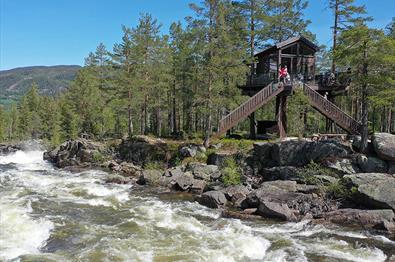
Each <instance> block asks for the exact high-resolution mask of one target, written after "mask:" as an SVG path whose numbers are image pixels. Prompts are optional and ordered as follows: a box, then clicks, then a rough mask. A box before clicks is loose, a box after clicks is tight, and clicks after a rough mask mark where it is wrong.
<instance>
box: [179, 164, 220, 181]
mask: <svg viewBox="0 0 395 262" xmlns="http://www.w3.org/2000/svg"><path fill="white" fill-rule="evenodd" d="M186 170H187V171H190V172H191V173H192V174H193V177H194V178H196V179H201V180H205V181H214V180H218V179H219V178H220V177H221V171H220V170H219V168H218V166H215V165H206V164H203V163H189V164H188V165H187V167H186Z"/></svg>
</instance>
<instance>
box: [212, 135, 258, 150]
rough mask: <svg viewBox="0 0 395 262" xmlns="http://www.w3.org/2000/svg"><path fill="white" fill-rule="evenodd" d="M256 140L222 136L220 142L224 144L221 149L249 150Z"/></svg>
mask: <svg viewBox="0 0 395 262" xmlns="http://www.w3.org/2000/svg"><path fill="white" fill-rule="evenodd" d="M255 142H256V141H253V140H247V139H231V138H222V139H221V140H219V142H218V143H220V144H222V147H221V150H227V151H240V152H248V151H249V150H251V149H252V148H253V144H254V143H255Z"/></svg>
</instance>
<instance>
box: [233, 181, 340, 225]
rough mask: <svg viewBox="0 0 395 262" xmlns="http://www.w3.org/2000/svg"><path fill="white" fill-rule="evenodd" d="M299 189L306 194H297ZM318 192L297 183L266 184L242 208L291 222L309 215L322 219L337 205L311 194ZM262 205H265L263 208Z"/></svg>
mask: <svg viewBox="0 0 395 262" xmlns="http://www.w3.org/2000/svg"><path fill="white" fill-rule="evenodd" d="M303 187H304V188H303ZM298 189H299V190H301V191H304V192H305V193H300V192H297V191H298ZM316 190H317V188H316V187H314V188H309V186H307V185H304V186H300V185H297V184H296V182H295V181H271V182H264V183H262V187H261V188H259V189H256V190H254V191H253V192H251V193H250V194H248V195H247V197H246V199H245V201H243V202H242V205H241V207H242V208H258V209H259V210H260V211H261V212H260V214H261V215H263V216H268V217H273V216H275V217H277V218H280V219H290V220H291V221H294V220H295V218H296V219H301V218H302V217H304V216H305V215H307V214H311V215H312V216H313V217H320V216H322V214H323V213H325V212H328V211H331V210H334V209H335V208H336V205H335V203H332V202H330V201H328V200H325V199H323V198H321V197H318V195H317V194H315V193H312V194H310V193H309V192H311V191H316ZM262 203H264V204H263V205H262V206H261V204H262ZM285 206H287V207H288V208H285ZM290 210H291V211H290Z"/></svg>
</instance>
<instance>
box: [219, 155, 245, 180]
mask: <svg viewBox="0 0 395 262" xmlns="http://www.w3.org/2000/svg"><path fill="white" fill-rule="evenodd" d="M222 173H223V174H222V178H221V179H222V182H223V183H224V184H225V186H231V185H240V184H241V172H240V169H239V167H238V166H237V163H236V161H235V160H234V159H233V158H227V159H226V160H225V167H224V168H223V169H222Z"/></svg>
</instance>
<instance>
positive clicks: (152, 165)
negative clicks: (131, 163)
mask: <svg viewBox="0 0 395 262" xmlns="http://www.w3.org/2000/svg"><path fill="white" fill-rule="evenodd" d="M143 167H144V169H147V170H164V166H163V163H161V162H157V161H152V162H148V163H145V164H144V166H143Z"/></svg>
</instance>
